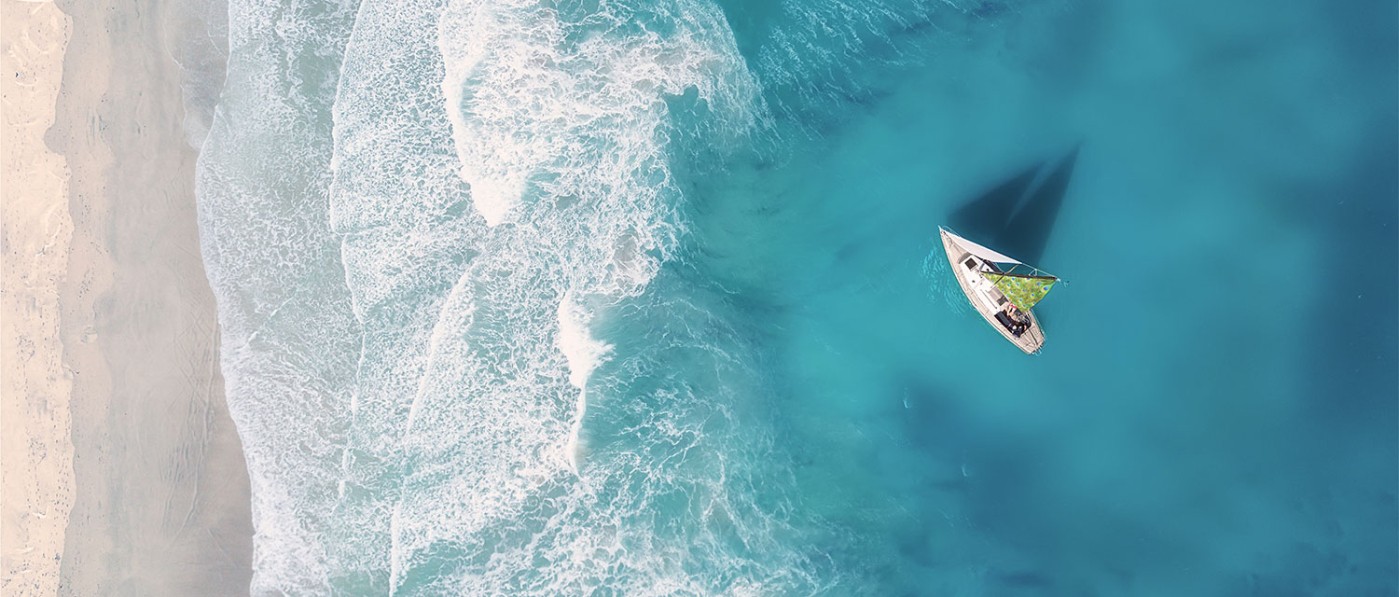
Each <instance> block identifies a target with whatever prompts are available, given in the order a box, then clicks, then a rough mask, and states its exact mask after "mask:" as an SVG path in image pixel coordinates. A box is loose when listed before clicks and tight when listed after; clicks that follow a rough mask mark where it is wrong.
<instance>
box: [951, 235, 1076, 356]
mask: <svg viewBox="0 0 1399 597" xmlns="http://www.w3.org/2000/svg"><path fill="white" fill-rule="evenodd" d="M938 231H939V232H940V233H941V234H942V248H943V250H944V251H946V252H947V261H948V262H949V263H951V264H952V273H953V275H954V276H956V277H957V283H958V284H959V285H961V286H962V292H963V293H964V294H966V295H967V300H968V301H971V304H972V307H975V308H976V311H977V312H978V313H981V316H982V317H984V318H985V319H986V323H989V324H991V327H993V328H995V329H996V331H998V332H1000V333H1001V336H1004V337H1005V339H1006V340H1009V341H1010V343H1011V344H1014V345H1015V346H1016V347H1017V348H1019V349H1020V350H1022V351H1024V352H1025V354H1034V353H1037V352H1039V350H1040V348H1041V347H1043V346H1044V329H1043V328H1041V327H1040V322H1039V319H1037V318H1035V313H1034V311H1032V309H1033V308H1034V307H1035V305H1036V304H1038V303H1039V302H1040V301H1041V300H1042V299H1044V297H1045V295H1047V294H1049V289H1050V288H1052V287H1053V286H1054V283H1055V282H1058V281H1059V278H1057V277H1055V276H1051V275H1049V274H1046V273H1044V272H1043V271H1041V270H1040V269H1039V268H1036V267H1034V266H1030V265H1026V264H1024V263H1022V262H1020V261H1019V260H1018V259H1015V258H1013V257H1007V256H1005V255H1002V254H1001V253H998V252H996V251H994V250H992V249H989V248H986V247H984V246H982V245H979V244H977V243H974V242H972V241H970V240H967V239H965V238H962V237H961V236H958V235H957V234H956V233H953V232H952V231H951V230H948V229H947V228H945V227H942V226H939V227H938ZM1003 268H1004V269H1003Z"/></svg>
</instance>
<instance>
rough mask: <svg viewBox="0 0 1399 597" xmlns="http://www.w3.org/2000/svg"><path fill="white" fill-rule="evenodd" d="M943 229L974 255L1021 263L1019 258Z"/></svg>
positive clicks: (1003, 261) (1000, 261)
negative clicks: (1003, 253)
mask: <svg viewBox="0 0 1399 597" xmlns="http://www.w3.org/2000/svg"><path fill="white" fill-rule="evenodd" d="M943 231H945V232H947V234H948V235H950V236H951V237H952V238H955V239H957V244H958V245H960V246H961V247H962V248H963V249H966V250H967V252H968V253H971V254H972V255H976V256H977V257H980V258H982V259H985V260H987V261H993V262H996V263H1021V262H1020V260H1019V259H1013V258H1011V257H1007V256H1005V255H1002V254H1000V253H997V252H995V251H992V250H991V249H988V248H986V247H983V246H981V245H978V244H976V243H974V242H972V241H969V240H967V239H965V238H962V237H960V236H957V235H956V234H955V233H953V232H952V231H951V230H948V229H946V228H943ZM1022 265H1023V264H1022Z"/></svg>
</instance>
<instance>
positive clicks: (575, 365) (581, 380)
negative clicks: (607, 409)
mask: <svg viewBox="0 0 1399 597" xmlns="http://www.w3.org/2000/svg"><path fill="white" fill-rule="evenodd" d="M591 320H592V316H591V314H589V313H588V312H587V310H585V309H584V308H583V306H582V305H580V304H578V301H577V300H576V299H575V298H574V296H573V292H572V291H568V292H565V293H564V295H563V300H560V301H559V335H558V341H557V343H558V347H559V351H560V352H562V353H563V354H564V358H566V359H568V383H570V384H573V387H575V388H578V406H577V408H575V409H574V413H573V424H572V426H570V428H569V433H568V446H567V448H566V450H567V454H568V459H569V464H570V465H572V467H573V470H574V472H577V471H578V463H579V460H580V459H581V457H582V456H581V452H580V450H581V449H582V446H581V445H580V444H579V441H580V437H579V435H580V434H581V433H582V430H583V416H584V415H586V414H587V413H588V388H587V383H588V377H589V376H591V375H592V374H593V370H594V369H596V368H597V366H598V363H599V362H600V361H601V360H602V358H603V357H605V356H606V355H607V353H608V352H610V351H611V350H612V346H611V345H609V344H607V343H606V342H601V341H598V340H597V339H595V338H593V336H592V335H591V334H590V333H589V332H588V323H589V322H590V321H591Z"/></svg>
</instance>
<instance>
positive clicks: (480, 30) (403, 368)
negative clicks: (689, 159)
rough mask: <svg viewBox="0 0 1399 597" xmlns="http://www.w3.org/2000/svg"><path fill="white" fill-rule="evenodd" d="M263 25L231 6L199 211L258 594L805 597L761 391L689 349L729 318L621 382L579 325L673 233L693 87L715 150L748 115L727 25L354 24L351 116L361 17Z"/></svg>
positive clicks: (693, 11)
mask: <svg viewBox="0 0 1399 597" xmlns="http://www.w3.org/2000/svg"><path fill="white" fill-rule="evenodd" d="M252 4H253V3H252V2H251V1H248V2H240V3H238V6H235V7H231V9H230V15H231V20H230V32H231V33H230V35H231V36H232V38H233V39H234V41H235V53H237V52H239V51H240V48H241V51H243V52H246V53H243V54H238V55H237V56H235V62H236V63H237V64H238V65H239V67H238V68H237V69H234V68H232V67H231V69H230V79H231V81H230V83H231V85H235V84H236V86H235V87H232V88H233V89H236V90H237V92H238V93H234V94H232V95H229V96H227V97H226V100H225V104H224V105H222V106H221V107H220V110H225V111H227V112H226V114H232V115H234V116H237V117H238V118H240V119H242V120H240V121H239V122H242V123H245V126H242V127H234V126H232V125H231V124H230V122H229V121H228V120H227V119H225V120H223V121H220V122H219V123H218V124H216V126H215V131H214V133H213V134H211V142H210V144H209V146H208V147H209V148H210V154H209V155H210V156H213V157H211V160H213V161H212V162H211V163H210V164H208V165H207V166H206V167H205V168H204V170H205V175H204V177H203V180H205V181H206V183H207V185H208V186H207V188H206V190H207V191H208V193H207V197H205V196H204V195H201V202H205V199H206V198H207V199H208V201H207V203H208V206H209V207H208V214H207V218H206V220H207V221H206V223H207V224H208V226H209V227H210V230H209V231H208V238H209V239H210V241H209V244H208V249H207V254H208V255H209V261H210V263H211V267H210V277H211V279H212V280H215V282H216V283H215V286H216V288H217V289H218V291H219V293H220V296H219V300H220V309H221V317H222V318H223V319H224V321H226V322H227V324H226V328H225V329H226V336H225V337H226V341H225V342H226V344H225V346H226V348H227V350H226V352H225V353H224V358H225V364H224V366H225V371H226V373H228V380H229V388H230V395H231V401H233V402H236V405H235V408H234V410H235V413H234V414H235V417H236V418H237V421H238V424H239V431H240V434H241V435H242V436H243V439H244V444H245V449H246V450H247V453H248V455H249V465H250V471H251V474H252V476H253V481H254V488H255V489H254V491H255V494H254V500H255V504H256V510H257V514H256V517H257V521H258V522H257V524H258V538H257V553H258V562H259V569H258V576H257V579H256V580H255V584H254V590H255V592H259V593H272V592H279V591H280V592H286V593H297V594H304V593H311V594H315V593H333V592H336V591H339V590H344V587H347V586H348V587H357V588H362V587H366V586H367V587H372V588H373V590H375V591H378V590H380V589H384V590H383V592H389V593H401V594H434V593H465V594H492V593H502V592H510V593H536V594H540V593H542V594H570V593H580V592H585V591H587V590H589V589H590V588H597V587H599V586H601V585H603V584H604V583H605V584H606V585H607V586H611V587H616V588H617V589H618V590H619V591H624V592H626V593H628V594H672V593H675V592H689V593H713V592H716V591H721V590H722V589H729V591H727V592H736V593H742V592H744V591H746V590H750V589H751V590H754V591H758V590H762V589H767V590H769V591H771V592H781V590H782V589H783V588H784V587H785V588H791V587H800V586H807V587H810V586H814V585H815V584H816V583H813V582H809V581H807V580H803V578H802V577H803V575H808V574H809V570H807V569H806V568H804V567H803V561H802V560H801V558H800V557H799V555H797V554H796V552H794V551H793V550H792V548H790V547H789V546H786V545H784V544H783V543H782V541H783V539H782V538H783V537H785V536H787V535H789V534H790V531H789V530H787V529H788V527H789V522H788V521H787V520H785V519H784V514H782V513H780V512H779V513H777V514H774V513H771V512H768V511H766V510H765V509H764V508H762V507H759V498H758V497H757V496H756V495H755V493H754V491H753V488H754V487H756V486H758V485H761V484H763V483H768V482H773V478H775V477H774V476H772V475H763V474H760V473H759V472H758V471H760V470H765V469H762V468H761V467H762V466H763V464H762V463H764V462H767V460H766V458H767V457H768V455H769V453H770V452H771V450H772V449H773V445H772V441H771V438H770V437H769V436H767V435H765V434H763V433H760V432H751V431H750V433H749V435H748V436H745V437H741V438H740V437H739V436H738V435H737V432H736V430H735V429H736V428H735V425H734V423H733V418H734V416H735V415H734V414H733V413H732V412H731V410H730V409H731V408H732V406H731V405H732V404H733V402H734V401H735V400H736V399H735V398H734V396H736V395H737V393H738V392H742V391H744V390H743V383H741V382H740V381H736V380H747V379H753V378H755V377H756V376H754V375H752V372H750V371H744V370H742V368H741V367H740V365H741V363H742V361H743V360H744V359H742V358H738V357H735V356H733V355H731V354H729V353H726V352H724V351H721V350H718V349H714V348H712V347H709V345H708V344H707V342H711V341H712V339H711V338H708V337H702V336H701V335H700V332H708V331H709V330H714V329H722V326H721V325H720V323H719V322H717V321H707V322H705V323H704V324H703V325H697V326H695V327H693V328H691V327H690V325H689V322H688V321H684V322H680V321H675V322H667V320H666V319H665V318H664V317H662V318H658V324H657V325H658V326H659V325H668V326H670V329H667V330H666V331H665V332H664V333H661V334H659V335H658V336H657V337H655V338H654V339H652V340H654V342H655V344H656V347H657V349H658V350H662V349H664V350H673V351H677V353H678V354H683V355H684V357H683V358H684V359H686V360H687V361H693V362H694V363H698V365H695V367H696V369H695V371H685V372H683V373H681V372H671V371H669V367H671V364H670V363H667V362H665V361H664V360H661V359H657V358H653V357H652V355H649V354H635V353H634V352H633V354H631V355H630V357H629V358H628V359H627V360H626V361H625V362H619V363H618V367H617V369H619V371H620V373H619V374H618V376H612V377H608V375H604V374H603V373H604V372H606V371H609V370H611V369H612V368H613V367H610V366H609V367H600V365H601V364H602V363H603V362H604V359H610V358H615V356H616V350H617V349H615V348H613V347H611V346H609V345H608V344H607V343H605V342H602V341H601V340H599V339H598V338H595V337H594V336H593V334H592V332H591V328H592V327H593V322H594V320H595V318H596V317H601V316H605V315H607V314H608V311H607V310H608V309H614V308H616V305H617V304H619V303H620V302H623V301H625V300H629V299H630V300H635V299H638V298H640V297H641V296H642V292H643V291H644V290H645V289H646V288H648V286H649V285H650V284H652V282H653V280H654V279H655V277H656V275H657V272H658V271H660V268H661V265H662V263H663V262H664V260H665V259H667V258H669V257H670V256H671V253H672V251H673V249H674V248H675V244H676V239H677V237H678V235H679V234H681V232H682V230H683V223H682V222H681V221H680V219H679V217H678V210H677V208H676V203H677V202H678V201H679V200H681V194H680V191H679V189H678V188H677V185H676V184H675V182H674V181H673V180H672V175H671V172H670V170H669V160H670V158H671V155H670V153H669V152H670V151H671V150H672V149H673V147H672V146H671V137H672V134H673V133H674V132H675V131H674V128H673V127H674V123H673V122H672V121H671V115H670V114H669V112H668V110H669V108H668V103H667V102H668V100H669V99H670V98H671V97H673V96H677V95H681V94H686V93H687V91H688V92H689V94H690V95H692V96H693V97H695V98H698V101H699V102H702V103H703V104H704V105H705V118H706V122H707V126H713V127H714V128H715V130H717V131H731V132H733V131H737V133H735V134H741V131H744V130H747V129H748V128H750V127H752V126H753V124H754V122H756V120H757V119H758V116H757V114H759V112H760V110H761V107H760V104H759V103H758V100H757V95H758V94H757V86H756V83H755V82H754V80H753V78H752V76H751V75H750V74H749V73H748V72H747V69H746V68H745V66H744V64H743V60H742V59H741V57H740V56H739V54H738V51H737V47H736V45H735V43H734V40H733V39H732V36H731V34H730V33H729V31H728V28H727V25H726V24H725V23H724V20H723V15H722V13H721V12H720V11H719V10H718V8H717V7H715V6H713V5H711V4H707V3H702V2H696V1H693V0H684V1H682V2H670V3H665V4H663V5H660V6H656V7H648V8H646V9H645V10H646V11H650V12H647V14H646V15H645V16H647V17H648V18H649V19H650V21H649V22H651V23H653V24H654V23H661V25H660V26H659V27H656V30H655V31H652V30H648V29H646V28H643V27H639V26H635V25H634V23H635V22H636V19H634V18H633V17H635V16H637V14H638V13H640V12H641V11H642V9H638V8H628V7H625V6H623V5H620V4H615V3H611V2H604V3H601V4H598V5H594V6H592V7H591V8H588V9H586V11H587V12H586V14H585V13H584V12H577V13H567V14H566V13H565V12H561V11H565V8H560V7H557V6H553V5H547V4H542V3H541V4H534V3H530V2H522V1H512V2H505V3H494V4H492V3H488V2H477V1H465V0H462V1H459V0H406V1H405V2H400V3H394V4H380V3H366V4H363V5H362V6H360V8H359V11H358V13H357V14H356V15H355V19H354V27H353V33H352V34H351V35H350V39H349V40H348V42H347V45H346V46H345V52H344V62H343V68H341V69H340V70H339V71H338V72H339V73H340V76H339V78H338V87H334V86H332V87H330V88H329V89H333V90H334V93H333V94H331V93H330V92H329V91H327V89H328V87H327V85H326V80H325V79H323V78H318V77H317V76H316V74H317V69H318V68H320V67H321V66H324V65H325V64H327V63H329V64H333V63H334V60H332V59H330V58H329V57H332V56H334V57H338V55H339V54H338V49H337V48H339V47H341V46H340V45H337V44H341V43H346V40H344V39H343V37H340V38H337V37H335V36H336V35H339V36H343V35H345V30H346V29H347V28H348V20H347V19H345V18H343V17H344V15H340V20H338V21H335V20H330V21H328V20H327V19H328V18H329V17H326V16H325V15H318V14H317V15H309V16H305V15H299V14H298V13H296V12H295V11H294V10H293V11H290V12H282V11H279V10H274V9H276V8H278V7H272V6H270V4H269V5H262V4H258V5H257V6H254V7H252V8H256V9H257V11H255V12H257V14H256V16H257V19H254V20H245V17H247V16H248V15H245V14H244V12H245V9H249V7H250V5H252ZM575 10H578V11H583V10H584V9H582V8H576V9H575ZM439 15H441V19H440V20H439ZM303 17H304V18H303ZM332 25H334V27H332ZM335 27H341V28H342V29H335ZM433 27H436V28H437V31H438V34H439V35H438V37H437V38H436V39H432V38H428V39H424V38H423V36H422V35H421V34H420V33H421V31H424V30H429V31H430V30H432V28H433ZM322 28H325V29H326V31H321V29H322ZM316 35H322V36H326V37H325V38H324V39H317V38H316ZM250 40H260V41H256V43H251V42H250ZM280 43H287V44H290V45H289V46H288V47H287V48H283V47H282V46H277V45H276V44H280ZM298 44H299V45H298ZM303 71H305V72H303ZM240 77H241V78H240ZM247 78H254V79H256V83H257V86H252V85H249V84H247V81H245V80H244V79H247ZM439 83H440V84H439ZM249 88H254V89H255V90H256V93H251V95H249V99H246V100H244V99H242V96H241V95H239V94H240V93H242V92H244V91H246V90H247V89H249ZM288 90H291V91H290V97H282V96H285V95H288V93H289V92H288ZM279 94H280V95H279ZM331 95H333V97H334V102H333V106H332V105H331V103H330V101H329V100H328V99H327V98H328V97H330V96H331ZM443 96H445V99H444V97H443ZM259 110H265V111H266V112H267V113H269V114H271V116H267V118H266V120H260V118H262V117H263V116H264V114H262V113H261V112H259ZM331 115H333V126H334V129H333V134H331V133H332V131H328V130H325V129H323V128H322V127H329V126H330V121H331V120H332V118H331ZM285 123H293V126H286V124H285ZM332 147H333V154H332V153H331V152H330V148H332ZM268 148H273V149H268ZM235 154H236V155H235ZM327 168H329V169H330V170H331V171H330V172H329V173H327V170H326V169H327ZM249 181H251V182H249ZM254 183H256V184H254ZM467 184H469V185H470V192H469V193H468V192H467V191H466V185H467ZM473 206H474V209H472V207H473ZM652 308H654V309H661V310H663V312H666V313H674V314H677V316H678V317H694V318H702V317H710V316H709V315H707V312H706V311H705V310H703V309H697V308H694V307H693V306H692V305H687V304H680V305H658V306H653V307H652ZM682 311H683V315H681V314H680V313H682ZM648 312H649V311H648ZM647 333H650V332H649V331H648V332H647ZM730 335H732V334H730ZM595 376H596V377H603V378H606V379H605V380H603V382H601V385H600V386H599V385H598V383H599V382H598V381H597V380H594V379H593V378H594V377H595ZM687 376H688V377H687ZM633 379H652V380H658V379H661V380H664V381H663V382H660V381H657V382H654V383H656V384H658V385H656V386H655V387H651V386H646V387H643V388H639V389H633V388H631V387H630V386H629V385H628V384H629V383H631V382H630V380H633ZM718 379H723V380H724V383H723V384H719V383H717V382H716V380H718ZM648 383H651V382H648ZM706 388H708V389H706ZM748 391H751V389H750V390H748ZM590 421H596V422H597V423H598V424H599V425H598V426H599V427H601V429H594V423H592V422H590ZM585 430H586V431H587V434H586V437H587V438H588V440H589V442H588V443H589V448H590V449H592V448H596V449H595V450H590V456H589V460H588V464H589V466H588V469H587V470H586V471H580V469H579V464H580V463H579V459H578V455H579V454H580V449H581V443H582V442H581V440H580V437H581V436H583V435H584V431H585ZM595 433H596V434H597V436H599V437H600V438H601V439H600V440H599V442H598V444H597V445H596V446H594V445H593V444H592V441H593V438H594V437H595V435H594V434H595ZM720 450H723V453H722V454H721V453H720ZM594 455H596V456H597V461H596V462H595V461H594V460H593V457H594ZM763 499H766V500H772V502H765V503H773V502H775V503H778V504H785V502H783V499H784V498H780V497H778V498H770V497H765V498H763ZM675 504H693V506H678V507H677V506H675ZM779 509H780V510H783V511H790V509H789V508H788V507H787V506H780V507H779ZM541 561H543V562H548V563H549V565H545V566H541V565H540V562H541ZM710 565H713V566H715V570H721V571H723V570H739V569H742V570H745V571H746V572H744V574H745V575H746V576H745V578H744V579H742V580H739V581H732V582H730V581H725V580H723V579H722V577H723V576H724V575H719V576H715V577H711V576H705V575H698V574H696V573H695V572H694V570H695V567H696V566H710ZM724 574H727V573H724Z"/></svg>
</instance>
